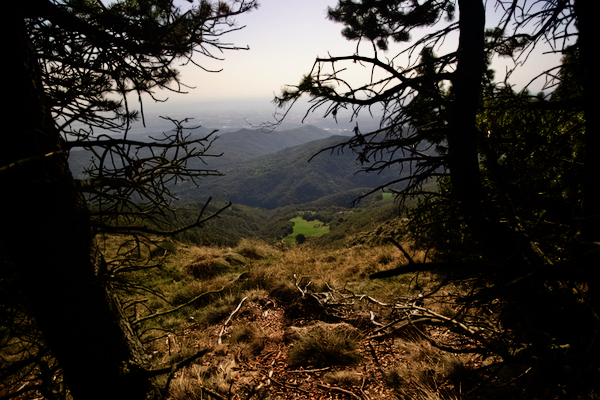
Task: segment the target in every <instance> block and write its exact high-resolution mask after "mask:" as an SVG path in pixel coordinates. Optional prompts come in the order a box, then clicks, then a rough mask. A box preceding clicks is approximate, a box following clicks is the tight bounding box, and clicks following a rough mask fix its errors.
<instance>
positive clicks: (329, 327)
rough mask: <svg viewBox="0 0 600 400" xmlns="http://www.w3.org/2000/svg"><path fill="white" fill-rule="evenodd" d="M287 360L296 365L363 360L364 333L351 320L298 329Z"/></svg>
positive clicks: (327, 364)
mask: <svg viewBox="0 0 600 400" xmlns="http://www.w3.org/2000/svg"><path fill="white" fill-rule="evenodd" d="M295 336H296V337H295V339H294V340H293V347H291V348H290V351H289V353H288V362H289V363H290V365H294V366H305V367H306V366H313V367H322V366H332V365H352V364H355V363H357V362H359V361H360V360H361V356H360V354H359V353H358V349H357V348H358V345H359V343H360V340H361V339H362V334H361V333H360V332H359V331H358V330H357V329H356V328H354V327H353V326H351V325H349V324H344V323H342V324H324V323H319V324H315V325H313V326H310V327H307V328H303V329H297V330H296V333H295Z"/></svg>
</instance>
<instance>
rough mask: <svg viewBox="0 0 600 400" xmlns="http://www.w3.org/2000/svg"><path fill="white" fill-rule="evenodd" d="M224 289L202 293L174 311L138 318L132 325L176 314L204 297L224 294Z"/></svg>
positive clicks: (173, 309)
mask: <svg viewBox="0 0 600 400" xmlns="http://www.w3.org/2000/svg"><path fill="white" fill-rule="evenodd" d="M224 289H225V286H223V287H222V288H221V289H219V290H213V291H210V292H205V293H202V294H200V295H198V296H196V297H194V298H193V299H192V300H190V301H188V302H187V303H184V304H182V305H180V306H177V307H175V308H172V309H170V310H167V311H163V312H158V313H155V314H152V315H148V316H146V317H142V318H138V319H136V320H135V321H133V323H132V324H133V325H136V324H139V323H140V322H143V321H146V320H148V319H152V318H156V317H159V316H161V315H167V314H171V313H174V312H175V311H177V310H180V309H182V308H184V307H187V306H189V305H190V304H192V303H194V302H195V301H197V300H198V299H200V298H202V297H204V296H207V295H209V294H215V293H219V292H222V291H223V290H224Z"/></svg>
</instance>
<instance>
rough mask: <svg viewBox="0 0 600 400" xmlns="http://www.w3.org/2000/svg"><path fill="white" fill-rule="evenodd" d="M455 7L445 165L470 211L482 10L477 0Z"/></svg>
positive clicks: (477, 197)
mask: <svg viewBox="0 0 600 400" xmlns="http://www.w3.org/2000/svg"><path fill="white" fill-rule="evenodd" d="M458 7H459V14H460V21H459V30H460V38H459V43H458V60H457V66H456V71H455V73H454V78H453V81H452V84H453V91H454V96H455V97H454V105H453V108H452V110H450V121H449V122H450V127H449V128H450V133H449V135H448V150H449V157H450V160H449V161H450V162H449V167H450V177H451V180H452V191H453V195H454V197H455V198H456V199H457V200H458V201H459V202H460V203H461V204H462V205H463V208H464V209H465V210H467V211H469V212H473V211H475V210H477V208H478V203H479V202H480V201H481V200H482V198H481V197H482V185H481V176H480V173H479V159H478V152H477V129H476V125H475V121H476V120H475V119H476V116H477V111H478V109H479V104H480V100H481V92H482V87H481V80H482V76H483V71H484V56H485V53H484V29H485V9H484V7H483V2H482V1H481V0H459V1H458Z"/></svg>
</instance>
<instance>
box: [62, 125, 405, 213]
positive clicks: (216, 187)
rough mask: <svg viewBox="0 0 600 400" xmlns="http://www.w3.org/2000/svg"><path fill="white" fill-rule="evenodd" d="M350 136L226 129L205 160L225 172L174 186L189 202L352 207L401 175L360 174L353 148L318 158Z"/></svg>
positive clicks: (77, 159) (77, 164) (312, 130)
mask: <svg viewBox="0 0 600 400" xmlns="http://www.w3.org/2000/svg"><path fill="white" fill-rule="evenodd" d="M198 134H199V135H205V134H206V133H205V132H199V133H198ZM192 138H193V136H192ZM347 140H348V137H347V136H331V135H330V134H329V132H327V131H325V130H322V129H319V128H316V127H314V126H310V125H306V126H302V127H300V128H296V129H292V130H287V131H281V132H278V131H274V132H271V133H265V132H263V131H261V130H249V129H242V130H239V131H236V132H226V133H223V134H222V135H220V136H218V138H217V139H216V140H215V141H214V142H213V144H212V145H211V148H210V151H209V153H210V154H221V156H220V157H207V158H205V159H204V160H203V161H204V162H205V163H206V164H207V165H204V166H203V167H204V168H208V169H218V170H219V172H221V173H223V174H224V175H223V176H209V177H205V178H203V179H202V180H201V181H200V184H199V186H198V187H196V186H195V185H194V184H192V183H191V182H183V183H179V184H177V186H176V187H173V188H171V190H172V192H173V193H175V194H176V195H177V196H178V197H179V198H180V199H181V200H182V201H184V202H196V201H202V200H204V199H206V197H208V196H212V197H213V198H215V199H217V200H228V201H233V202H234V203H237V204H244V205H247V206H251V207H260V208H266V209H274V208H278V207H283V206H287V205H299V204H306V203H311V202H315V201H320V203H324V202H325V203H327V205H339V206H346V207H347V206H350V205H351V202H352V200H354V199H356V198H357V197H358V196H360V195H361V194H365V193H367V192H368V191H369V190H371V189H373V188H375V187H377V186H380V185H382V184H384V183H386V182H389V181H391V180H394V179H397V178H398V177H399V175H398V173H397V172H396V171H392V170H389V169H388V170H384V171H383V172H381V173H379V174H366V173H363V172H358V171H359V170H360V169H361V164H360V162H359V161H358V160H357V156H356V154H354V153H353V152H352V151H351V150H350V149H348V148H344V149H340V150H339V151H338V150H336V151H333V152H330V151H327V152H322V153H320V154H318V155H317V156H315V154H317V153H319V151H320V150H322V149H325V148H329V147H333V146H337V145H341V144H342V143H344V142H345V141H347ZM77 153H78V154H77ZM313 156H315V157H313ZM85 157H86V154H85V153H84V152H73V153H72V154H71V158H70V163H71V167H72V170H74V174H75V175H76V176H77V174H78V173H79V174H80V173H81V171H82V169H81V166H82V165H84V164H85V162H84V161H83V160H85ZM311 158H312V159H311ZM309 160H311V161H310V162H309ZM197 163H198V165H194V163H192V164H190V167H191V168H195V167H199V166H200V164H199V163H200V161H197ZM77 168H79V170H76V169H77Z"/></svg>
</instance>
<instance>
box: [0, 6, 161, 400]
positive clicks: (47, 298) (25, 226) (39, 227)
mask: <svg viewBox="0 0 600 400" xmlns="http://www.w3.org/2000/svg"><path fill="white" fill-rule="evenodd" d="M22 3H23V2H20V1H11V2H9V3H8V4H9V10H8V12H7V16H8V17H7V18H8V19H9V30H8V31H9V32H11V33H12V37H11V39H10V40H8V41H7V42H6V45H7V46H8V48H7V49H5V53H6V54H9V55H10V56H9V57H6V59H5V62H4V65H5V66H7V67H5V71H4V73H5V76H6V77H9V79H10V80H11V84H12V85H14V86H13V87H14V89H13V90H11V93H9V96H10V100H9V102H8V103H7V104H8V106H5V107H8V112H7V115H8V116H9V118H8V119H7V120H6V121H5V126H4V129H3V133H2V135H3V138H2V146H1V147H0V167H4V168H2V171H1V175H0V176H1V178H2V182H3V189H4V190H3V195H2V200H0V202H1V205H2V211H3V212H4V213H5V215H11V216H12V218H5V219H4V221H3V226H2V232H1V233H0V245H1V248H2V249H3V252H4V254H3V255H2V257H3V258H2V260H3V261H4V262H9V263H11V264H12V265H16V266H17V268H16V270H17V278H16V279H17V285H18V287H19V290H21V291H22V292H23V294H24V295H25V298H26V299H27V300H26V301H27V307H28V309H29V310H31V313H32V314H33V317H34V318H35V320H36V322H37V325H38V326H39V329H40V330H41V331H42V334H43V337H44V340H45V342H46V344H47V345H48V347H49V348H50V350H51V352H52V354H53V355H54V356H55V357H56V358H57V360H58V361H59V364H60V366H61V368H62V370H63V373H64V378H65V381H66V383H67V385H68V387H69V389H70V391H71V393H72V395H73V397H74V398H76V399H103V400H106V399H129V400H132V399H146V398H148V397H149V396H150V394H151V393H152V390H153V385H152V380H151V379H150V378H149V377H148V375H147V374H146V373H145V370H144V367H145V359H144V356H143V349H142V346H141V344H140V343H139V340H138V339H137V338H136V337H135V335H134V334H133V332H132V330H131V328H130V327H129V324H128V323H127V320H126V319H125V318H124V315H123V314H122V312H121V307H120V304H119V302H118V300H117V299H116V298H115V297H114V296H111V295H110V292H109V291H107V290H106V289H107V282H105V281H104V279H103V274H102V272H103V270H104V268H103V259H102V256H101V255H100V254H99V253H98V251H97V248H96V246H95V242H94V238H93V234H92V230H91V226H90V222H89V221H90V220H89V215H88V211H87V207H86V204H85V202H84V200H83V198H82V196H81V195H80V193H78V192H77V191H76V190H75V185H74V180H73V178H72V176H71V173H70V171H69V167H68V163H67V155H66V154H65V153H64V152H63V145H62V144H63V141H62V139H61V138H60V135H59V134H58V131H57V130H56V129H55V127H54V123H53V120H52V117H51V115H50V111H49V109H48V108H47V107H46V106H45V101H44V91H43V87H42V84H41V79H40V74H39V66H38V65H37V60H36V59H35V58H34V56H33V51H32V47H31V45H30V42H29V38H28V36H27V32H26V29H25V25H24V19H23V17H22V15H23V13H22V8H21V7H23V6H24V5H23V4H22ZM13 87H11V88H13ZM7 97H8V96H7ZM19 115H25V117H24V118H19V117H18V116H19Z"/></svg>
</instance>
